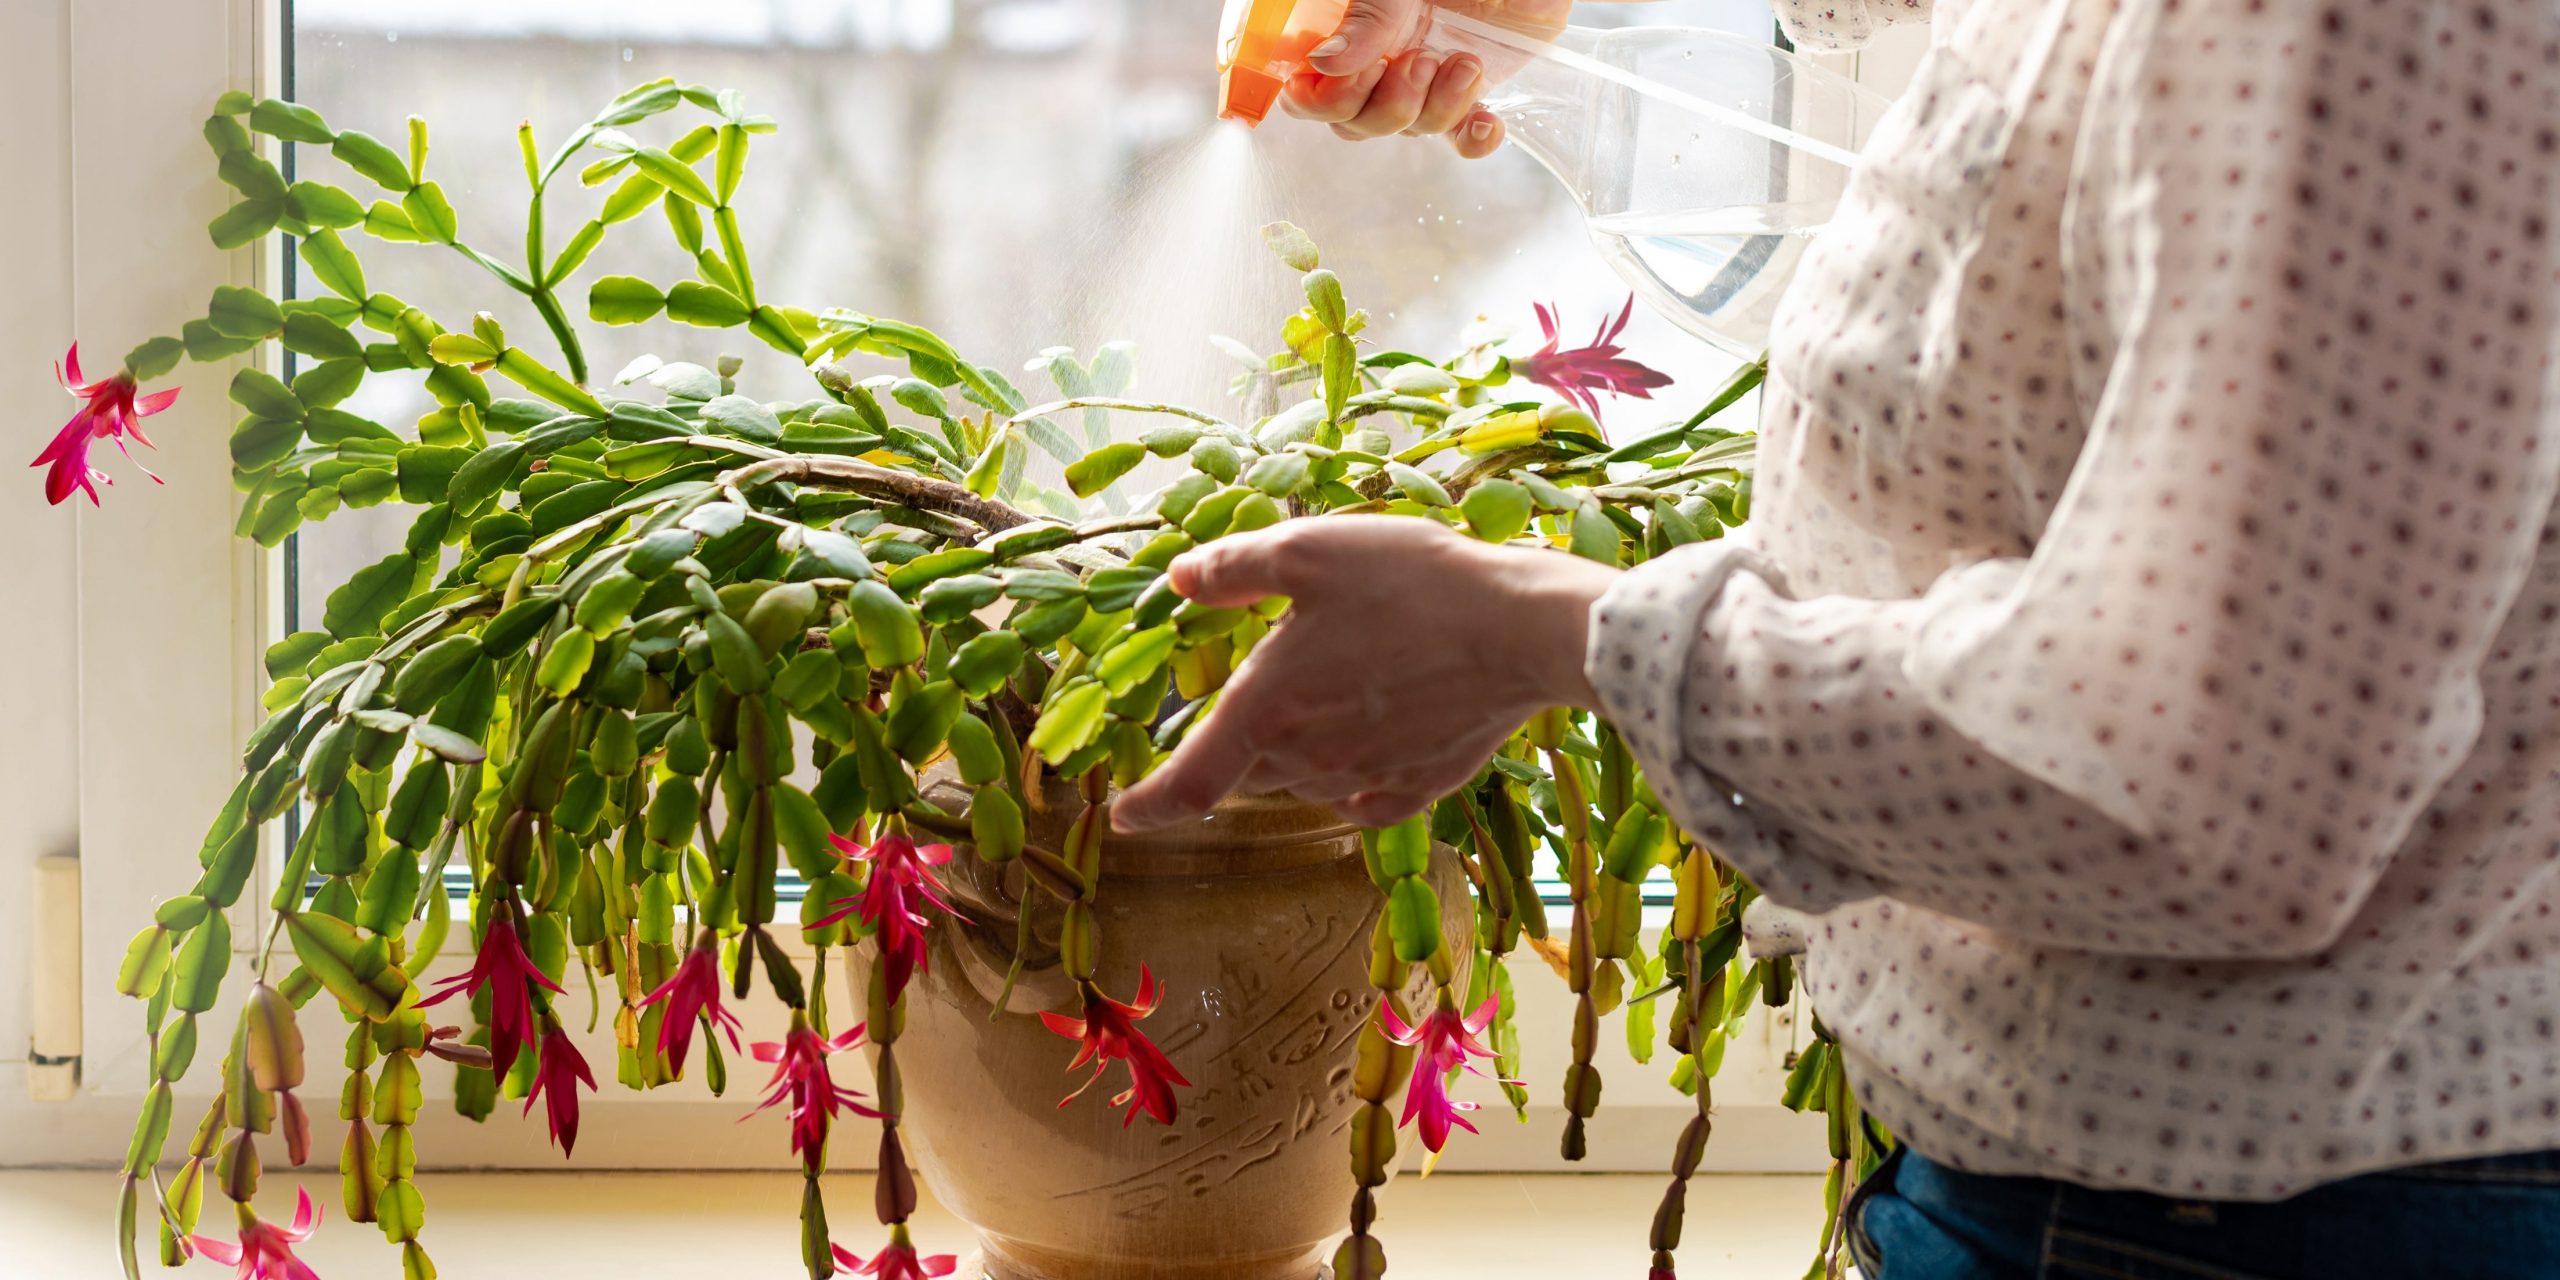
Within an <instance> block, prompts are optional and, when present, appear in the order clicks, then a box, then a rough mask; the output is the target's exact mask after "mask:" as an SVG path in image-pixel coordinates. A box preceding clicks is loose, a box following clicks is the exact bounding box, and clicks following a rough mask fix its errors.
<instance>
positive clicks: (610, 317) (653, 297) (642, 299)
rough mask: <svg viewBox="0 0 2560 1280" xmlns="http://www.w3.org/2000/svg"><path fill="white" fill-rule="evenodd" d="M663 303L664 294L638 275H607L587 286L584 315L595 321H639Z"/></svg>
mask: <svg viewBox="0 0 2560 1280" xmlns="http://www.w3.org/2000/svg"><path fill="white" fill-rule="evenodd" d="M666 305H667V295H666V294H665V293H663V292H661V291H660V290H659V288H658V286H656V285H654V284H651V283H649V282H648V281H646V280H643V279H640V278H639V277H637V276H606V277H604V278H602V279H600V280H598V281H596V282H595V283H594V284H592V285H589V286H587V315H588V316H589V317H591V318H592V319H594V320H595V321H596V323H598V324H617V325H619V324H639V323H641V322H642V321H645V320H651V319H655V318H656V317H657V314H658V313H659V312H660V311H662V310H665V309H666Z"/></svg>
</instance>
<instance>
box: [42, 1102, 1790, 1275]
mask: <svg viewBox="0 0 2560 1280" xmlns="http://www.w3.org/2000/svg"><path fill="white" fill-rule="evenodd" d="M777 1124H778V1122H777ZM776 1146H777V1154H779V1150H778V1148H779V1144H778V1143H777V1144H776ZM290 1172H292V1171H290V1170H286V1169H282V1168H276V1169H271V1170H269V1173H268V1178H267V1190H266V1193H265V1195H264V1197H263V1198H262V1201H261V1207H262V1208H263V1209H265V1210H266V1211H267V1212H268V1213H270V1214H286V1213H289V1201H290V1198H291V1195H292V1192H291V1190H290V1188H291V1186H292V1185H293V1183H294V1181H295V1180H294V1179H292V1178H291V1177H288V1176H284V1175H287V1174H289V1173H290ZM306 1172H308V1171H306ZM321 1172H323V1173H325V1174H326V1175H327V1176H325V1177H322V1176H318V1175H316V1174H315V1175H313V1176H310V1177H307V1178H305V1179H303V1181H304V1182H305V1183H306V1184H307V1185H309V1186H311V1187H312V1188H313V1191H314V1195H313V1199H314V1201H315V1202H319V1203H325V1204H326V1205H327V1206H328V1208H329V1209H330V1210H331V1212H330V1213H329V1214H328V1215H327V1217H326V1220H325V1221H324V1222H323V1223H322V1224H321V1227H320V1231H319V1234H318V1235H317V1236H315V1237H314V1238H313V1239H312V1241H311V1242H310V1243H309V1244H308V1245H305V1246H303V1247H302V1248H301V1249H300V1250H299V1252H300V1254H301V1256H302V1257H303V1258H304V1259H305V1260H306V1261H308V1262H309V1263H310V1264H311V1265H312V1268H313V1269H314V1270H315V1271H317V1272H318V1273H319V1274H321V1275H324V1276H340V1275H347V1276H353V1275H373V1274H380V1273H381V1272H382V1270H383V1269H384V1268H385V1267H386V1266H389V1265H392V1259H393V1258H394V1257H396V1255H394V1254H392V1253H390V1252H388V1251H387V1250H386V1248H385V1246H384V1245H383V1243H382V1238H381V1235H380V1234H379V1233H378V1232H375V1231H374V1230H372V1229H371V1228H369V1227H363V1226H358V1225H354V1224H350V1223H348V1222H347V1221H346V1220H345V1218H344V1216H343V1215H342V1214H339V1213H337V1212H336V1211H335V1210H336V1209H337V1204H336V1201H337V1186H336V1183H337V1176H336V1172H335V1170H334V1169H328V1170H322V1171H321ZM829 1182H830V1189H831V1194H830V1196H829V1200H830V1202H831V1203H830V1207H831V1208H832V1209H833V1210H834V1212H833V1213H832V1214H830V1217H831V1218H832V1219H833V1220H834V1223H835V1226H836V1229H837V1232H838V1234H837V1237H836V1238H837V1239H838V1240H839V1241H841V1242H842V1243H844V1244H845V1245H847V1246H849V1247H851V1248H853V1249H855V1250H856V1251H858V1252H862V1253H865V1254H868V1253H869V1252H870V1251H871V1249H872V1248H874V1247H875V1246H876V1245H877V1243H878V1236H879V1234H880V1233H879V1232H878V1231H877V1229H876V1228H874V1227H872V1226H871V1225H870V1223H869V1222H868V1220H867V1219H868V1214H867V1213H865V1212H864V1209H865V1207H866V1206H865V1205H864V1204H863V1201H864V1200H866V1199H867V1198H868V1196H869V1194H870V1180H869V1178H868V1177H867V1176H866V1175H864V1174H862V1173H860V1172H851V1173H837V1174H834V1175H832V1176H831V1177H830V1179H829ZM1663 1183H1664V1179H1663V1178H1662V1177H1661V1176H1659V1175H1652V1174H1604V1175H1598V1176H1576V1175H1556V1174H1532V1175H1519V1174H1443V1175H1440V1176H1437V1177H1433V1178H1429V1179H1417V1178H1414V1177H1413V1176H1411V1175H1410V1174H1408V1175H1406V1176H1404V1177H1401V1178H1398V1179H1397V1180H1396V1181H1395V1182H1393V1183H1391V1184H1389V1185H1388V1187H1387V1188H1386V1190H1385V1191H1384V1192H1383V1193H1382V1195H1381V1196H1380V1200H1379V1225H1378V1232H1379V1235H1380V1238H1381V1239H1383V1240H1384V1241H1385V1243H1386V1245H1387V1250H1388V1254H1389V1256H1390V1257H1391V1258H1392V1259H1393V1262H1394V1265H1395V1274H1396V1275H1397V1276H1398V1277H1399V1280H1461V1278H1462V1277H1463V1278H1465V1280H1475V1278H1476V1277H1480V1276H1600V1275H1635V1274H1638V1273H1639V1271H1640V1270H1641V1269H1642V1268H1643V1266H1644V1265H1645V1259H1646V1256H1647V1255H1646V1251H1645V1245H1644V1241H1645V1228H1646V1224H1647V1223H1648V1222H1650V1221H1651V1219H1652V1216H1653V1210H1654V1206H1655V1204H1656V1203H1657V1202H1658V1201H1659V1200H1660V1198H1661V1194H1662V1187H1663ZM101 1185H102V1184H100V1183H99V1181H98V1180H97V1178H96V1176H95V1175H92V1174H86V1173H81V1174H69V1173H0V1238H5V1239H7V1240H8V1241H9V1242H10V1246H9V1247H10V1256H11V1258H12V1259H13V1261H14V1264H15V1265H17V1266H20V1267H23V1268H25V1274H28V1275H47V1276H87V1275H97V1274H103V1272H101V1271H100V1270H99V1265H98V1263H99V1259H100V1258H101V1257H103V1256H104V1255H102V1254H101V1252H100V1247H101V1246H100V1243H99V1242H100V1240H101V1239H103V1238H104V1234H105V1233H106V1232H107V1230H108V1229H109V1215H110V1214H111V1213H112V1209H111V1208H110V1207H109V1202H108V1200H105V1199H101V1198H100V1196H99V1187H100V1186H101ZM419 1189H420V1190H421V1191H423V1192H424V1193H425V1195H426V1197H427V1203H428V1204H429V1205H430V1206H431V1216H430V1217H429V1219H428V1226H427V1231H426V1234H425V1236H424V1237H423V1240H424V1243H425V1244H426V1245H427V1247H428V1249H429V1250H430V1251H431V1252H432V1253H433V1255H434V1257H435V1260H436V1266H437V1269H438V1270H439V1271H440V1272H442V1273H443V1274H445V1275H449V1276H509V1275H575V1276H606V1275H609V1276H616V1277H621V1278H622V1280H653V1278H654V1277H659V1276H666V1277H676V1276H685V1277H692V1276H699V1275H708V1274H727V1275H776V1276H778V1275H796V1274H799V1273H800V1272H799V1257H798V1241H799V1223H798V1221H797V1214H798V1211H799V1203H800V1178H799V1175H798V1174H796V1173H789V1172H778V1173H623V1174H596V1173H581V1174H570V1173H540V1174H488V1173H441V1174H439V1173H426V1174H422V1175H421V1176H420V1178H419ZM926 1196H927V1198H926V1200H925V1202H924V1204H923V1206H922V1209H921V1211H920V1212H919V1213H918V1215H917V1218H916V1239H917V1243H918V1244H919V1245H920V1246H922V1247H923V1248H924V1249H926V1250H927V1251H933V1252H939V1251H945V1250H948V1251H953V1252H959V1253H964V1254H965V1253H967V1252H968V1243H967V1242H968V1232H967V1229H966V1228H965V1227H963V1226H962V1225H961V1224H960V1223H959V1222H958V1221H957V1220H955V1219H954V1218H952V1217H951V1216H950V1215H949V1214H948V1213H945V1212H944V1211H943V1210H942V1208H941V1206H939V1205H937V1204H935V1203H933V1201H932V1199H931V1198H930V1197H931V1192H930V1189H929V1188H928V1189H927V1192H926ZM207 1216H208V1217H211V1216H212V1215H210V1214H208V1215H207ZM1496 1224H1498V1225H1496ZM1821 1232H1822V1180H1821V1179H1820V1178H1818V1177H1804V1176H1794V1175H1780V1176H1734V1175H1725V1176H1706V1177H1701V1178H1700V1179H1698V1180H1697V1181H1696V1182H1693V1183H1692V1184H1691V1186H1690V1191H1689V1206H1688V1218H1687V1223H1686V1229H1685V1230H1684V1232H1683V1236H1684V1238H1685V1239H1687V1240H1688V1241H1689V1242H1690V1244H1689V1246H1688V1247H1687V1248H1686V1249H1683V1250H1682V1251H1681V1254H1680V1261H1681V1262H1682V1263H1683V1264H1685V1266H1684V1271H1686V1272H1688V1273H1691V1274H1696V1275H1715V1276H1791V1275H1795V1274H1798V1273H1799V1272H1801V1271H1802V1270H1803V1269H1804V1264H1805V1262H1806V1261H1807V1260H1808V1259H1809V1258H1811V1257H1812V1256H1813V1249H1814V1245H1815V1243H1816V1241H1817V1240H1818V1238H1819V1237H1820V1235H1821ZM145 1247H146V1248H148V1244H147V1243H146V1246H145ZM112 1269H113V1268H112V1266H109V1268H108V1270H112ZM955 1280H970V1278H969V1277H966V1276H965V1275H963V1276H961V1277H957V1278H955Z"/></svg>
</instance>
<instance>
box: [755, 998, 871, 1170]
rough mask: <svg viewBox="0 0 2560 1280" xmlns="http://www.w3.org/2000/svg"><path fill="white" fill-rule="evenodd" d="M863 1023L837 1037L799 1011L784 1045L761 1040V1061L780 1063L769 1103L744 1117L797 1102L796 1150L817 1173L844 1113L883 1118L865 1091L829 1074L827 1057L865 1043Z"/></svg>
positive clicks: (758, 1050)
mask: <svg viewBox="0 0 2560 1280" xmlns="http://www.w3.org/2000/svg"><path fill="white" fill-rule="evenodd" d="M862 1031H863V1024H860V1023H856V1024H855V1025H854V1027H853V1029H852V1030H850V1031H847V1032H845V1033H843V1034H841V1035H839V1036H836V1037H835V1038H834V1039H828V1038H827V1037H825V1036H822V1035H819V1034H818V1033H817V1032H815V1031H812V1030H810V1029H809V1021H808V1018H807V1016H806V1015H805V1014H802V1013H800V1012H798V1011H796V1010H795V1011H794V1012H793V1013H792V1015H791V1030H790V1032H789V1033H788V1034H787V1035H785V1036H784V1037H783V1038H782V1039H781V1040H779V1041H773V1040H761V1041H758V1042H756V1045H755V1047H754V1052H755V1056H756V1061H758V1062H770V1063H773V1064H775V1066H774V1068H773V1079H772V1080H771V1081H769V1082H768V1083H767V1084H766V1085H765V1095H764V1101H762V1102H760V1103H757V1104H756V1109H755V1110H754V1111H750V1112H748V1113H747V1114H746V1115H745V1116H742V1117H740V1119H742V1120H744V1119H751V1118H753V1117H755V1116H757V1115H760V1114H762V1113H763V1112H764V1111H765V1110H766V1109H768V1108H771V1107H776V1106H780V1105H781V1104H782V1103H784V1102H786V1101H787V1102H789V1103H790V1104H791V1111H790V1116H791V1151H792V1154H794V1155H797V1156H799V1157H800V1163H801V1164H802V1165H803V1166H805V1167H807V1169H808V1170H809V1171H810V1172H812V1173H815V1172H817V1171H818V1169H819V1162H820V1161H822V1160H824V1159H826V1150H827V1129H828V1127H829V1126H830V1125H832V1124H834V1123H835V1115H836V1112H837V1111H838V1110H840V1109H841V1110H845V1111H850V1112H852V1113H853V1114H855V1115H858V1116H863V1117H866V1118H868V1119H873V1120H877V1119H879V1118H880V1113H879V1112H878V1111H875V1110H873V1109H871V1108H870V1107H867V1106H864V1105H863V1103H862V1091H861V1090H858V1089H852V1088H847V1087H846V1086H844V1085H840V1084H837V1083H836V1082H835V1077H834V1076H833V1075H832V1074H830V1073H829V1072H828V1070H827V1059H828V1058H829V1057H830V1056H832V1055H835V1054H839V1053H842V1052H844V1051H845V1050H847V1049H852V1048H856V1047H858V1046H860V1045H861V1043H862Z"/></svg>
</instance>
